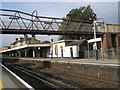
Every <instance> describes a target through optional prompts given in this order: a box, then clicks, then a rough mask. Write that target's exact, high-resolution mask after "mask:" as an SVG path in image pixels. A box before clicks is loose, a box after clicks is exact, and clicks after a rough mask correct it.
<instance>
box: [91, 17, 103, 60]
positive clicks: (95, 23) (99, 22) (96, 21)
mask: <svg viewBox="0 0 120 90" xmlns="http://www.w3.org/2000/svg"><path fill="white" fill-rule="evenodd" d="M99 20H102V21H99ZM93 24H94V39H96V25H97V24H99V25H101V24H102V25H104V19H103V18H98V19H97V20H95V21H94V22H93ZM95 51H96V60H98V48H97V42H96V41H95Z"/></svg>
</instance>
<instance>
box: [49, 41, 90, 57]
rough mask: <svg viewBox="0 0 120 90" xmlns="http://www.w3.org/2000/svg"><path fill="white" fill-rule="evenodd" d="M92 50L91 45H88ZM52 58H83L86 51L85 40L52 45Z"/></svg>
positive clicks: (58, 42)
mask: <svg viewBox="0 0 120 90" xmlns="http://www.w3.org/2000/svg"><path fill="white" fill-rule="evenodd" d="M90 46H91V47H90V49H92V45H90ZM51 50H52V53H53V54H52V56H51V55H50V57H53V58H84V51H85V50H88V48H87V40H85V39H82V40H61V41H57V42H53V43H52V47H51Z"/></svg>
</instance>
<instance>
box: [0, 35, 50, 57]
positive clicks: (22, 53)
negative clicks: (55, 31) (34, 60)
mask: <svg viewBox="0 0 120 90" xmlns="http://www.w3.org/2000/svg"><path fill="white" fill-rule="evenodd" d="M49 48H50V42H49V41H43V42H40V41H39V40H37V39H36V38H35V35H32V37H28V36H27V35H24V38H20V39H19V40H18V38H16V41H15V42H14V43H12V44H11V45H10V48H9V49H6V50H3V51H1V52H2V55H3V56H6V57H48V55H49Z"/></svg>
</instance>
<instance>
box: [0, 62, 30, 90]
mask: <svg viewBox="0 0 120 90" xmlns="http://www.w3.org/2000/svg"><path fill="white" fill-rule="evenodd" d="M0 73H1V74H0V90H6V89H15V90H24V89H25V90H29V89H28V87H27V86H29V85H27V83H26V82H25V81H23V80H22V79H20V78H19V77H18V76H17V75H15V74H14V73H13V72H11V71H10V70H9V69H7V68H6V67H5V66H3V65H2V64H0ZM25 83H26V84H25Z"/></svg>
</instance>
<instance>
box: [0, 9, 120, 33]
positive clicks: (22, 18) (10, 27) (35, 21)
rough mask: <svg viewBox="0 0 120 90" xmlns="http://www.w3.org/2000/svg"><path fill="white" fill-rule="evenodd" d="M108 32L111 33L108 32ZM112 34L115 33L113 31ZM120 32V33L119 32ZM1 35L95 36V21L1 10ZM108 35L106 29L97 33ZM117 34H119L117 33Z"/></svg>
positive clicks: (35, 12)
mask: <svg viewBox="0 0 120 90" xmlns="http://www.w3.org/2000/svg"><path fill="white" fill-rule="evenodd" d="M107 32H109V31H108V30H107ZM112 32H114V31H113V30H112ZM119 32H120V31H119ZM0 33H1V34H41V35H73V34H74V35H93V34H94V33H93V21H87V20H71V19H64V18H56V17H45V16H39V15H38V12H37V11H36V10H35V11H34V12H33V13H32V14H29V13H26V12H22V11H18V10H8V9H0ZM104 33H106V31H105V29H100V30H97V31H96V34H97V35H103V34H104ZM115 33H118V31H117V32H115Z"/></svg>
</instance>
